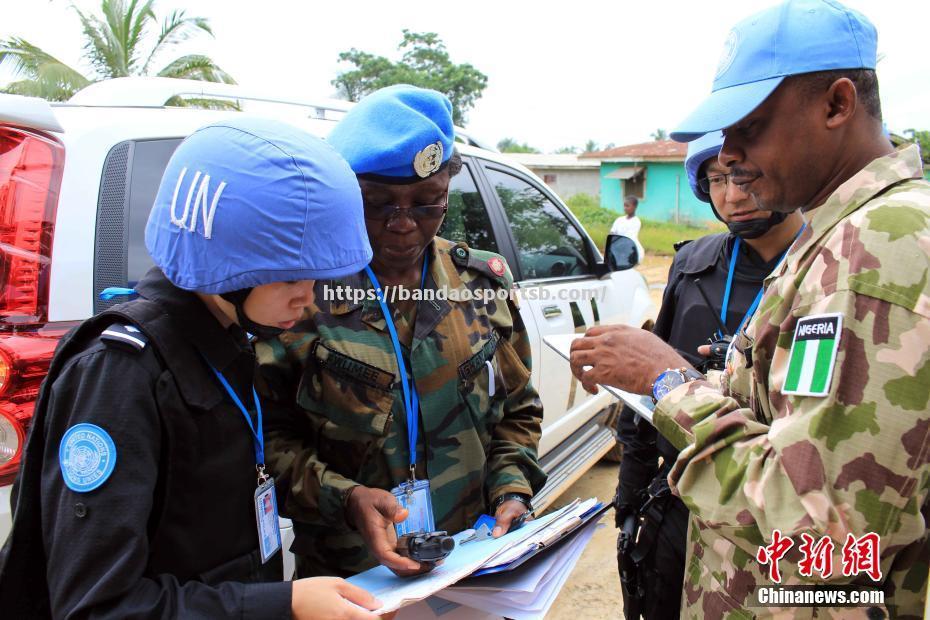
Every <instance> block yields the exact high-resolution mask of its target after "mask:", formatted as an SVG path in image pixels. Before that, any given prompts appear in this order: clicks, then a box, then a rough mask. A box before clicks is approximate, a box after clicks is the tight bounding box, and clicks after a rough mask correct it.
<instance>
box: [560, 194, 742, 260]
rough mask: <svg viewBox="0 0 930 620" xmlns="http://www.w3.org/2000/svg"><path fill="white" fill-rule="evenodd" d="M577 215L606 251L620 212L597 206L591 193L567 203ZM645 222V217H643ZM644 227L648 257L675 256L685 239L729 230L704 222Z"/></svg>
mask: <svg viewBox="0 0 930 620" xmlns="http://www.w3.org/2000/svg"><path fill="white" fill-rule="evenodd" d="M565 202H566V204H567V205H568V207H569V208H570V209H571V210H572V213H574V214H575V217H577V218H578V220H579V221H580V222H581V224H582V225H583V226H584V227H585V229H586V230H587V231H588V234H589V235H591V238H592V239H594V243H596V244H597V247H599V248H601V249H603V248H604V245H605V243H606V242H607V234H608V233H609V232H610V227H611V226H612V225H613V223H614V221H615V220H616V219H617V218H618V217H620V215H621V214H620V213H618V212H616V211H612V210H611V209H605V208H603V207H601V206H600V205H599V204H598V201H597V199H596V198H595V197H593V196H590V195H588V194H575V195H574V196H572V197H571V198H569V199H568V200H566V201H565ZM640 219H642V218H640ZM642 222H643V226H642V228H641V229H640V231H639V242H640V243H641V244H642V246H643V249H645V250H646V252H647V253H649V254H662V255H667V256H668V255H672V254H674V253H675V249H674V244H675V243H677V242H678V241H682V240H684V239H697V238H698V237H703V236H704V235H709V234H711V233H718V232H723V231H725V230H726V227H725V226H724V225H723V224H721V223H720V222H702V223H701V224H695V225H685V224H674V223H672V222H656V221H653V220H645V219H643V220H642Z"/></svg>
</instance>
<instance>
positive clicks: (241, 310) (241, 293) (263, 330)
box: [220, 288, 284, 340]
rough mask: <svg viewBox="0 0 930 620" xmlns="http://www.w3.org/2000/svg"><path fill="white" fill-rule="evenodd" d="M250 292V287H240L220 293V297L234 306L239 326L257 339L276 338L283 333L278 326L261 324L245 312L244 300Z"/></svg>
mask: <svg viewBox="0 0 930 620" xmlns="http://www.w3.org/2000/svg"><path fill="white" fill-rule="evenodd" d="M251 292H252V289H250V288H242V289H239V290H238V291H229V292H228V293H220V297H222V298H223V299H225V300H226V301H228V302H229V303H231V304H232V305H233V306H234V307H235V308H236V318H237V319H238V320H239V327H241V328H242V329H244V330H245V331H247V332H249V333H250V334H252V335H253V336H255V337H256V338H258V339H259V340H269V339H271V338H276V337H278V336H280V335H281V334H283V333H284V330H283V329H281V328H280V327H269V326H267V325H261V324H260V323H256V322H255V321H253V320H252V319H250V318H249V317H248V316H246V314H245V300H246V298H248V296H249V294H250V293H251Z"/></svg>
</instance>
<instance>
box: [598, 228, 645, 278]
mask: <svg viewBox="0 0 930 620" xmlns="http://www.w3.org/2000/svg"><path fill="white" fill-rule="evenodd" d="M605 254H606V256H605V260H606V262H607V270H608V271H625V270H627V269H632V268H633V267H635V266H636V265H637V264H638V263H639V250H638V249H637V247H636V242H635V241H633V240H632V239H630V238H629V237H624V236H623V235H607V250H606V252H605Z"/></svg>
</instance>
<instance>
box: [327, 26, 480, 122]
mask: <svg viewBox="0 0 930 620" xmlns="http://www.w3.org/2000/svg"><path fill="white" fill-rule="evenodd" d="M403 33H404V40H403V41H401V43H400V45H399V46H398V48H397V49H398V50H400V51H402V52H403V55H402V56H401V59H400V60H399V61H397V62H392V61H391V60H389V59H387V58H385V57H384V56H375V55H374V54H369V53H368V52H363V51H360V50H357V49H355V48H354V47H353V48H352V49H350V50H349V51H348V52H342V53H341V54H339V60H341V61H343V62H349V63H352V64H353V65H355V68H354V69H351V70H349V71H344V72H342V73H340V74H339V75H338V76H337V77H336V79H335V80H333V82H332V83H333V86H335V87H337V88H338V89H339V92H340V93H341V94H342V96H344V97H345V98H346V99H348V100H349V101H358V100H359V99H361V98H362V97H364V96H365V95H367V94H368V93H371V92H374V91H376V90H378V89H379V88H384V87H385V86H391V85H393V84H413V85H414V86H420V87H423V88H432V89H433V90H438V91H439V92H441V93H443V94H445V95H446V96H447V97H448V98H449V100H450V101H451V102H452V119H453V120H454V121H455V123H456V124H457V125H464V124H465V120H466V118H465V116H466V113H467V112H468V111H469V110H471V109H472V108H473V107H474V106H475V102H477V101H478V99H480V98H481V93H483V92H484V89H485V87H486V86H487V85H488V76H486V75H485V74H484V73H482V72H481V71H479V70H478V69H476V68H474V67H473V66H472V65H470V64H467V63H466V64H455V63H453V62H452V60H451V59H450V58H449V52H448V51H446V46H445V44H444V43H443V42H442V40H441V39H440V38H439V35H437V34H436V33H435V32H410V31H409V30H407V29H404V31H403Z"/></svg>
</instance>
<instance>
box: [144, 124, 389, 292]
mask: <svg viewBox="0 0 930 620" xmlns="http://www.w3.org/2000/svg"><path fill="white" fill-rule="evenodd" d="M145 245H146V247H147V248H148V251H149V254H151V256H152V259H153V260H154V261H155V264H156V265H158V267H159V268H160V269H161V270H162V271H163V272H164V273H165V276H167V278H168V279H169V280H170V281H171V282H172V283H174V285H175V286H177V287H179V288H182V289H185V290H189V291H197V292H200V293H208V294H222V293H228V292H231V291H237V290H240V289H247V288H252V287H255V286H261V285H263V284H271V283H273V282H286V281H292V280H318V279H329V278H339V277H343V276H346V275H349V274H353V273H357V272H358V271H361V270H362V269H363V268H364V267H365V265H367V264H368V262H369V261H370V260H371V247H370V246H369V245H368V234H367V232H366V230H365V219H364V214H363V210H362V195H361V190H360V189H359V187H358V180H357V179H356V178H355V175H354V174H353V173H352V170H351V169H350V168H349V166H348V164H347V163H346V162H345V160H343V159H342V157H340V156H339V154H338V153H337V152H336V151H335V150H334V149H333V148H332V147H331V146H330V145H328V144H326V142H324V141H323V140H321V139H319V138H315V137H314V136H311V135H310V134H308V133H306V132H305V131H302V130H301V129H298V128H297V127H293V126H291V125H288V124H286V123H281V122H279V121H273V120H268V119H260V118H250V117H240V118H236V119H230V120H226V121H222V122H218V123H214V124H211V125H207V126H206V127H202V128H201V129H198V130H197V131H195V132H194V133H193V134H191V135H190V136H189V137H188V138H187V139H185V140H184V141H183V142H182V143H181V144H180V145H179V146H178V148H177V150H175V152H174V154H173V155H172V156H171V160H170V161H169V162H168V167H167V168H166V169H165V173H164V175H163V176H162V180H161V185H160V186H159V188H158V196H157V197H156V199H155V206H154V207H152V211H151V213H150V214H149V220H148V224H147V225H146V227H145Z"/></svg>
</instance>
